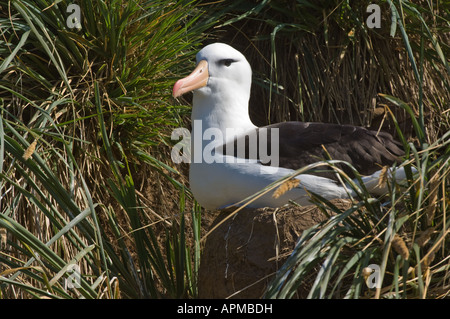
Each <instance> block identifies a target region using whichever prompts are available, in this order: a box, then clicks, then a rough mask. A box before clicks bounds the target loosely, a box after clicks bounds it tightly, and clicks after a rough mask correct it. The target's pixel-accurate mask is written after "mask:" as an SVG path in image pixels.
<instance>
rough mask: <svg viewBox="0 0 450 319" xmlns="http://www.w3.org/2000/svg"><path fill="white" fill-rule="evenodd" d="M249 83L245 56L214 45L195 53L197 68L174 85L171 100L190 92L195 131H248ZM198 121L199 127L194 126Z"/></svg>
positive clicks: (217, 44) (249, 124)
mask: <svg viewBox="0 0 450 319" xmlns="http://www.w3.org/2000/svg"><path fill="white" fill-rule="evenodd" d="M251 83H252V70H251V68H250V64H249V63H248V62H247V59H246V58H245V57H244V55H242V53H240V52H239V51H237V50H235V49H233V48H232V47H231V46H229V45H227V44H223V43H214V44H210V45H208V46H206V47H204V48H203V49H202V50H200V52H198V53H197V67H196V68H195V70H194V71H193V72H192V73H191V74H190V75H188V76H187V77H185V78H183V79H181V80H178V81H177V82H176V83H175V85H174V87H173V96H174V97H178V96H180V95H182V94H184V93H186V92H190V91H193V93H194V98H193V109H192V126H193V130H194V131H197V130H200V131H202V132H204V131H205V130H207V129H209V128H217V129H219V130H220V131H221V132H223V133H225V131H226V130H227V129H230V128H231V129H236V128H238V129H243V130H245V131H247V130H249V129H252V128H254V127H255V126H254V125H253V123H252V122H251V120H250V117H249V114H248V102H249V99H250V86H251ZM198 120H201V126H200V127H199V125H195V123H196V122H197V123H198ZM202 134H203V133H202ZM227 139H228V137H227Z"/></svg>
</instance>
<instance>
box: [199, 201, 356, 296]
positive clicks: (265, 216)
mask: <svg viewBox="0 0 450 319" xmlns="http://www.w3.org/2000/svg"><path fill="white" fill-rule="evenodd" d="M333 204H334V205H335V206H337V207H338V208H340V209H342V210H345V209H348V208H349V207H350V206H351V203H350V202H349V201H346V200H335V201H333ZM232 212H233V210H230V209H228V210H225V211H221V212H220V213H218V216H217V218H216V219H215V220H214V222H213V223H212V225H211V227H215V226H216V225H217V224H219V223H220V222H221V221H222V220H223V219H224V218H226V217H227V216H228V215H229V214H231V213H232ZM329 214H332V212H331V211H330V212H329ZM326 219H327V216H326V215H325V214H324V213H323V212H322V211H321V210H319V209H318V208H317V207H316V206H305V207H294V206H288V207H283V208H278V209H271V208H259V209H243V210H241V211H239V212H238V213H237V214H235V215H233V216H232V217H230V218H229V219H227V220H226V221H225V222H223V223H222V224H220V225H219V226H218V227H217V228H216V229H215V230H214V231H213V232H212V233H211V234H210V235H209V236H208V237H207V239H206V243H205V246H204V249H203V252H202V257H201V265H200V269H199V278H198V289H199V297H200V298H227V297H231V298H261V297H262V296H263V294H264V292H265V289H266V287H267V285H268V284H269V282H270V281H271V280H272V278H273V276H274V274H275V272H276V271H277V270H278V269H279V268H280V267H281V266H282V265H283V263H284V262H285V261H286V259H287V257H288V256H289V254H290V253H291V252H292V250H293V249H294V247H295V244H296V242H297V239H298V238H299V237H300V236H301V234H302V232H303V231H304V230H306V229H308V228H310V227H311V226H313V225H316V224H318V223H320V222H322V221H324V220H326ZM303 289H304V290H305V291H304V292H303V293H302V291H301V289H300V290H299V293H298V296H297V297H299V298H302V297H305V296H306V293H307V292H306V287H304V288H303Z"/></svg>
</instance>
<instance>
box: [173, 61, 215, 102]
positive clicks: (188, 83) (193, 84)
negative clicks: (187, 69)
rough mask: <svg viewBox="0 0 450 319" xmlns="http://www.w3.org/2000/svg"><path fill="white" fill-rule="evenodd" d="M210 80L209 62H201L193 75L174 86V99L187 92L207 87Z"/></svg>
mask: <svg viewBox="0 0 450 319" xmlns="http://www.w3.org/2000/svg"><path fill="white" fill-rule="evenodd" d="M208 78H209V73H208V62H206V60H201V61H200V62H199V63H198V64H197V67H196V68H195V69H194V71H192V73H191V74H189V75H188V76H187V77H185V78H183V79H181V80H178V81H177V82H176V83H175V85H174V86H173V93H172V95H173V97H179V96H180V95H183V94H184V93H186V92H190V91H193V90H196V89H199V88H201V87H204V86H206V84H208Z"/></svg>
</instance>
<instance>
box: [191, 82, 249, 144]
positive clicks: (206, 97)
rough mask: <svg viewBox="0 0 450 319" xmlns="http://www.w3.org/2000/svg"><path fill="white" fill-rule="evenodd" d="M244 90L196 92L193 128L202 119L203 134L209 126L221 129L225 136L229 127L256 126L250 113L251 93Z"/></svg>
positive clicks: (246, 127)
mask: <svg viewBox="0 0 450 319" xmlns="http://www.w3.org/2000/svg"><path fill="white" fill-rule="evenodd" d="M242 91H243V90H241V91H240V92H234V93H232V94H223V93H222V92H221V93H215V94H204V92H194V99H193V105H194V107H193V110H192V117H191V119H192V129H193V130H195V129H196V127H195V126H196V124H197V123H199V122H198V120H201V121H202V122H201V124H202V125H201V131H202V136H203V133H204V132H205V130H207V129H209V128H217V129H219V130H220V131H221V132H222V134H224V136H225V133H226V130H227V129H239V130H244V131H248V130H250V129H253V128H255V127H256V126H255V125H254V124H253V123H252V121H251V120H250V116H249V114H248V100H249V94H248V93H245V92H242ZM224 93H226V92H224ZM244 93H245V94H244ZM196 120H197V121H196Z"/></svg>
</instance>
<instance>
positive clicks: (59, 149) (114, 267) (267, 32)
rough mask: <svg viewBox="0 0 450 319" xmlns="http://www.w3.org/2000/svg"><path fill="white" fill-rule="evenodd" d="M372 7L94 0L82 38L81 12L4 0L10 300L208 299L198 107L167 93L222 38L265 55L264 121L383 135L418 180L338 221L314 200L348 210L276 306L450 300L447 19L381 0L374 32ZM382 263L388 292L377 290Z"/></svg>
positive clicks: (0, 1)
mask: <svg viewBox="0 0 450 319" xmlns="http://www.w3.org/2000/svg"><path fill="white" fill-rule="evenodd" d="M368 3H369V1H356V2H352V3H351V4H350V3H349V2H342V1H334V0H329V1H324V2H321V4H320V5H319V4H315V3H312V2H305V1H297V2H292V1H282V0H278V1H260V2H258V3H256V4H255V3H253V2H250V1H244V0H241V1H232V2H231V1H230V2H227V1H225V2H220V3H202V4H200V3H197V2H195V1H193V2H191V1H177V2H170V1H164V0H161V1H123V0H113V1H103V0H89V1H81V2H80V8H81V13H82V16H81V21H80V22H81V25H82V28H81V30H76V29H68V28H67V25H66V19H67V16H68V13H67V12H66V8H67V5H68V4H69V1H59V2H55V1H47V0H38V1H28V0H15V1H6V0H0V8H1V10H0V12H1V13H0V248H1V249H0V297H2V298H143V297H152V298H158V297H174V298H175V297H195V296H197V286H196V273H197V269H198V265H199V263H200V248H201V247H200V241H201V213H202V210H201V208H200V207H198V206H197V205H196V204H195V203H192V199H191V198H190V193H189V189H188V188H187V187H186V185H187V184H186V179H185V176H184V174H183V173H182V172H180V171H181V170H182V169H184V168H179V167H175V166H173V165H172V164H171V162H170V152H169V150H168V148H169V147H170V145H171V141H170V140H169V136H170V132H171V129H172V128H173V127H180V126H183V127H186V126H188V125H189V120H188V114H189V108H187V107H185V106H180V105H173V100H171V99H170V94H171V88H172V85H173V83H174V81H175V79H177V78H179V77H180V75H185V74H187V73H188V72H189V70H190V69H191V67H192V59H193V57H194V54H195V53H196V52H197V50H198V48H199V47H200V45H201V44H204V43H202V42H208V41H216V40H220V41H224V42H228V43H230V44H232V45H235V46H236V48H237V49H239V50H241V51H243V52H244V54H246V56H247V57H248V58H249V60H250V61H251V64H252V67H253V69H254V71H255V72H254V74H255V76H254V81H255V82H256V83H257V86H254V88H253V94H252V99H251V102H252V106H251V110H250V111H251V116H252V119H254V120H255V123H256V124H258V125H259V124H267V123H270V122H280V121H284V120H303V121H325V122H341V123H352V124H358V125H365V126H372V127H373V128H377V129H387V130H390V131H391V132H394V133H395V134H396V136H397V138H399V139H400V140H401V141H402V142H403V144H404V146H405V149H406V151H407V155H406V156H405V162H404V163H403V165H404V167H405V168H406V171H407V173H408V180H407V181H406V184H405V185H397V184H395V183H393V182H392V181H391V180H389V179H387V180H386V181H380V182H383V183H384V182H387V183H388V184H389V185H390V192H389V194H387V195H386V196H384V197H382V198H377V199H375V198H372V197H371V196H370V195H369V194H368V193H367V191H366V190H364V188H358V186H357V185H355V184H352V187H354V188H355V190H356V191H357V193H358V194H359V196H358V198H357V199H356V198H355V201H354V206H353V207H352V208H351V209H349V210H347V211H340V210H339V209H337V208H336V207H334V206H333V205H331V203H329V202H328V201H326V200H324V199H322V198H319V197H318V196H316V195H314V194H311V196H312V198H313V200H314V203H315V204H316V205H317V206H318V207H321V208H323V209H324V210H325V208H330V209H331V210H332V211H334V212H335V215H333V216H330V219H329V220H328V221H326V222H324V223H322V224H320V225H317V226H316V227H313V228H312V229H310V230H308V231H306V232H304V234H303V235H302V237H301V238H300V239H299V242H298V244H297V246H296V248H295V250H294V251H293V253H292V255H291V256H290V257H289V259H288V261H287V262H286V264H285V265H284V266H283V267H282V268H281V269H280V271H279V272H278V273H277V274H276V276H275V277H274V278H273V281H272V283H271V285H270V287H269V288H268V290H267V292H266V297H268V298H275V297H277V298H281V297H293V296H295V292H296V290H297V288H298V287H299V285H302V284H305V285H309V287H311V289H310V294H309V296H310V297H311V298H340V297H345V298H368V297H370V298H371V297H375V298H381V297H385V298H391V297H392V298H444V297H448V291H449V290H450V289H449V275H448V274H449V265H450V262H449V255H450V254H449V246H450V243H449V236H448V235H449V225H450V220H449V216H448V202H449V188H448V184H449V171H450V169H449V155H450V154H449V150H450V148H449V144H448V143H449V133H448V131H449V127H450V125H449V116H450V112H448V108H449V107H448V101H449V100H450V96H449V94H450V93H449V92H450V90H449V88H450V85H449V74H450V72H449V60H448V56H449V46H448V43H449V41H448V31H449V27H448V22H449V21H448V18H447V16H448V13H449V8H448V7H446V6H445V4H444V3H443V2H439V1H438V2H436V3H431V2H427V1H420V2H415V3H410V2H408V1H384V2H381V4H380V5H381V9H382V26H383V27H382V28H381V29H368V28H367V27H366V25H365V18H366V17H367V13H366V12H365V9H366V7H367V5H368ZM222 15H225V16H224V17H223V16H222ZM221 17H222V18H221ZM217 22H218V24H217ZM206 30H207V31H206ZM205 31H206V32H205ZM204 32H205V33H204ZM211 33H212V34H211ZM334 164H335V162H333V160H330V161H326V162H323V163H317V164H314V165H312V166H309V167H305V168H302V169H300V170H299V171H298V172H297V173H302V172H306V171H307V170H308V169H313V168H314V167H316V166H319V165H328V166H331V167H334V168H335V169H336V170H337V168H336V167H335V166H334ZM413 169H415V170H416V171H417V172H416V173H413V172H414V170H413ZM337 173H339V174H340V175H341V178H342V179H343V180H344V181H348V182H350V180H349V179H348V177H347V176H346V175H345V174H343V173H342V172H341V171H339V170H337ZM289 178H290V177H286V178H285V179H283V180H281V181H279V182H278V183H275V184H274V185H271V186H270V187H271V188H275V187H278V186H280V185H284V187H287V188H286V189H288V188H289V182H286V181H287V180H289ZM283 183H285V184H283ZM350 184H351V183H350ZM291 186H292V185H291ZM284 187H283V186H282V187H281V188H279V189H280V192H282V191H284ZM267 191H268V189H265V190H262V191H261V192H259V193H258V194H255V196H260V195H261V194H262V193H263V192H267ZM250 200H251V199H250ZM230 216H232V215H230ZM188 237H189V238H188ZM204 238H205V237H204ZM371 264H377V265H379V266H380V276H381V278H382V280H383V282H382V286H381V288H380V289H368V288H367V287H366V285H365V283H364V280H365V276H366V277H367V275H368V274H367V271H366V272H363V270H364V269H366V270H367V266H369V265H371ZM77 267H78V268H77ZM74 270H75V272H74ZM311 278H312V279H311ZM72 279H77V281H76V282H77V283H79V286H77V287H74V288H69V287H68V286H67V284H68V283H70V280H72Z"/></svg>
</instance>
